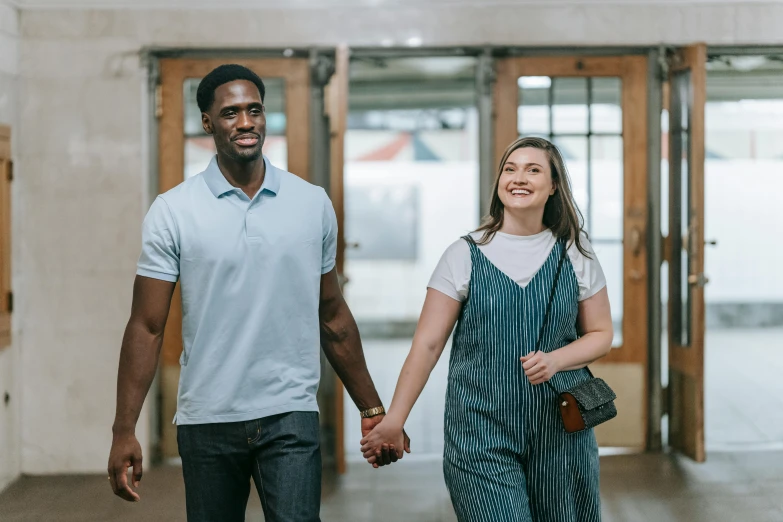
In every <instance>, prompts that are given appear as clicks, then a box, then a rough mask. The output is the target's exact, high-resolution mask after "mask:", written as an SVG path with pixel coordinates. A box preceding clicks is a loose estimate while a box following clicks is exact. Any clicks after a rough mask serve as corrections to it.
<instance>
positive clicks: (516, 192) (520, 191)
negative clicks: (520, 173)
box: [511, 189, 530, 196]
mask: <svg viewBox="0 0 783 522" xmlns="http://www.w3.org/2000/svg"><path fill="white" fill-rule="evenodd" d="M511 194H513V195H525V196H527V195H529V194H530V191H528V190H524V189H514V190H512V191H511Z"/></svg>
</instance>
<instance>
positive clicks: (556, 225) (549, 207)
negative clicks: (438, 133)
mask: <svg viewBox="0 0 783 522" xmlns="http://www.w3.org/2000/svg"><path fill="white" fill-rule="evenodd" d="M523 147H532V148H534V149H541V150H543V151H544V153H545V154H546V155H547V158H549V167H550V170H551V171H552V183H554V185H555V193H554V194H553V195H552V196H550V197H549V199H548V200H547V202H546V205H545V206H544V226H545V227H547V228H548V229H549V230H551V231H552V234H553V235H554V236H555V237H556V238H558V239H563V240H565V241H566V242H567V243H576V247H577V249H579V252H581V253H582V254H583V255H585V256H587V257H590V253H589V252H588V251H587V249H586V248H585V247H584V245H583V244H582V241H581V237H582V236H581V234H583V233H584V218H583V217H582V213H581V212H580V211H579V208H578V207H577V206H576V202H575V201H574V196H573V194H572V192H571V179H570V178H569V177H568V171H567V170H566V166H565V162H564V161H563V156H562V155H561V154H560V151H559V150H558V149H557V147H555V145H554V144H552V143H551V142H549V141H547V140H545V139H543V138H520V139H518V140H517V141H515V142H514V143H512V144H511V145H509V146H508V148H507V149H506V152H504V153H503V157H502V158H501V160H500V165H498V173H497V176H496V177H495V184H494V186H493V187H492V201H491V202H490V205H489V215H487V216H486V217H485V218H484V220H483V223H482V225H481V226H480V227H479V228H478V229H477V230H476V232H484V234H483V235H482V236H481V239H480V240H479V241H477V243H478V244H480V245H485V244H487V243H489V242H490V241H492V238H493V237H495V233H496V232H497V231H498V230H500V227H502V226H503V209H504V207H503V202H502V201H500V196H498V186H499V185H500V176H501V174H503V166H504V165H505V164H506V161H508V157H509V156H511V153H512V152H514V151H515V150H517V149H521V148H523ZM585 236H586V234H585Z"/></svg>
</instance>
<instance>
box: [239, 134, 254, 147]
mask: <svg viewBox="0 0 783 522" xmlns="http://www.w3.org/2000/svg"><path fill="white" fill-rule="evenodd" d="M234 142H235V143H237V144H238V145H239V146H240V147H252V146H254V145H256V144H257V143H258V136H240V137H239V138H236V139H234Z"/></svg>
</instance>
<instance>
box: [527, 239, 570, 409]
mask: <svg viewBox="0 0 783 522" xmlns="http://www.w3.org/2000/svg"><path fill="white" fill-rule="evenodd" d="M558 243H559V244H561V248H562V249H563V250H562V252H561V253H560V261H558V263H557V272H555V279H554V281H552V290H551V291H550V292H549V301H548V302H547V304H546V311H545V312H544V321H543V322H542V323H541V329H540V330H539V331H538V339H537V340H536V349H535V350H533V353H536V352H537V351H539V350H540V349H541V338H542V337H543V335H544V330H545V329H546V326H547V323H548V322H549V312H550V311H551V310H552V301H554V299H555V290H557V282H558V281H559V280H560V271H561V270H562V269H563V261H565V258H566V254H567V253H568V247H567V245H566V243H565V241H558ZM546 383H547V384H548V385H549V387H550V388H552V390H554V391H555V393H557V394H558V395H559V394H560V392H559V391H557V388H555V387H554V386H553V385H552V383H551V382H549V381H546Z"/></svg>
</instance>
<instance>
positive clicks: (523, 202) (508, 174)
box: [498, 147, 556, 212]
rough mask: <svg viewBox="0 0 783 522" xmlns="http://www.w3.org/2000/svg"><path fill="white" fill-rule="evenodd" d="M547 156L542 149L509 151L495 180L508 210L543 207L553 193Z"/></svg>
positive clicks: (539, 208) (539, 209) (501, 199)
mask: <svg viewBox="0 0 783 522" xmlns="http://www.w3.org/2000/svg"><path fill="white" fill-rule="evenodd" d="M555 189H556V187H555V184H554V183H553V182H552V169H551V168H550V166H549V158H548V156H547V154H546V152H544V151H543V150H541V149H536V148H533V147H522V148H519V149H517V150H515V151H514V152H512V153H511V155H509V157H508V160H506V163H505V164H504V165H503V171H502V172H501V173H500V181H499V183H498V197H499V198H500V201H501V202H502V203H503V206H504V207H505V208H506V209H507V210H511V211H513V210H536V211H541V212H543V211H544V206H545V205H546V202H547V200H548V199H549V196H551V195H552V194H554V193H555Z"/></svg>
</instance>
